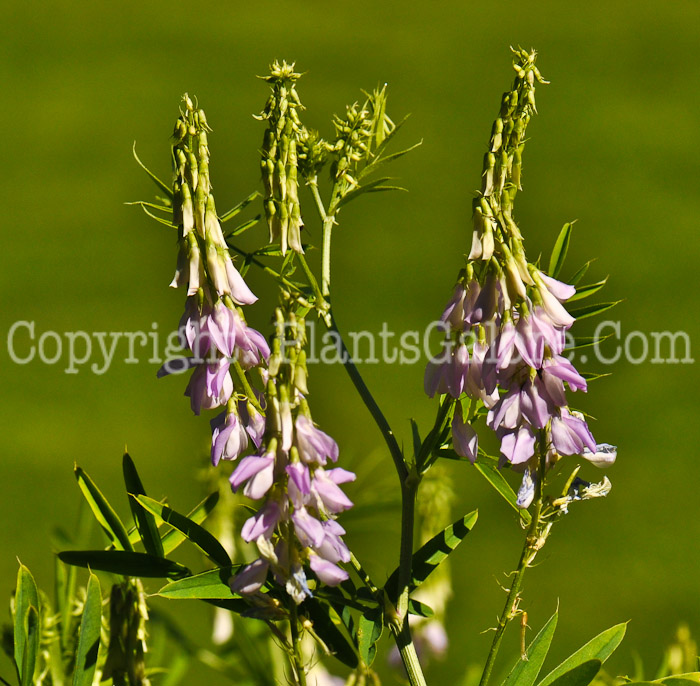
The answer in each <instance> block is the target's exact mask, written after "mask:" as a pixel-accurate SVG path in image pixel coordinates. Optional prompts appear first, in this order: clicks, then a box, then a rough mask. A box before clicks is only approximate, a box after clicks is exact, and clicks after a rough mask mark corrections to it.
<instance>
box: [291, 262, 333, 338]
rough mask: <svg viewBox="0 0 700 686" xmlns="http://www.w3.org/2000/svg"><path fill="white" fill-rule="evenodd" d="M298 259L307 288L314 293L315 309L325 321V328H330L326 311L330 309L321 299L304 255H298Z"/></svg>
mask: <svg viewBox="0 0 700 686" xmlns="http://www.w3.org/2000/svg"><path fill="white" fill-rule="evenodd" d="M298 258H299V263H300V264H301V268H302V271H303V272H304V274H305V275H306V280H307V281H308V282H309V286H311V290H312V291H313V292H314V295H315V296H316V308H317V310H318V312H319V314H320V315H321V316H322V317H323V319H324V320H325V322H326V326H330V315H329V314H328V310H329V309H330V306H329V305H328V302H327V301H326V299H325V298H324V297H323V294H322V293H321V289H320V288H319V285H318V281H317V280H316V277H315V276H314V273H313V272H312V271H311V268H310V267H309V263H308V262H307V261H306V257H304V255H302V254H299V255H298Z"/></svg>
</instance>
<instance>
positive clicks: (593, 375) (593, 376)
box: [581, 372, 610, 381]
mask: <svg viewBox="0 0 700 686" xmlns="http://www.w3.org/2000/svg"><path fill="white" fill-rule="evenodd" d="M581 376H582V377H583V378H584V379H585V380H586V381H596V380H597V379H602V378H604V377H606V376H610V372H607V373H605V374H596V373H595V372H581Z"/></svg>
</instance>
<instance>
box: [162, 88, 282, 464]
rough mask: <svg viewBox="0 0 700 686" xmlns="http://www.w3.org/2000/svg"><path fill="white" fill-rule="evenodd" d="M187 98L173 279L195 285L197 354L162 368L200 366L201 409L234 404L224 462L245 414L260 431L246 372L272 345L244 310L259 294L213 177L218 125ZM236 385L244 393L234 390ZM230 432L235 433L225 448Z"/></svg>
mask: <svg viewBox="0 0 700 686" xmlns="http://www.w3.org/2000/svg"><path fill="white" fill-rule="evenodd" d="M183 100H184V105H185V107H184V112H182V114H181V116H180V118H179V119H178V120H177V123H176V125H175V134H174V136H175V143H174V145H173V162H174V165H175V174H174V180H173V224H175V225H176V226H177V227H178V229H179V244H180V252H179V258H178V267H177V271H176V273H175V278H174V279H173V281H172V283H171V284H170V285H171V286H172V287H174V288H177V287H179V286H180V285H182V284H183V283H186V284H187V300H186V303H185V311H184V314H183V315H182V319H181V321H180V332H181V339H182V345H183V347H187V348H189V349H190V350H191V351H192V352H193V353H194V356H193V357H187V358H182V359H181V360H179V361H175V362H173V361H170V362H168V363H166V365H164V367H163V368H162V369H161V371H160V372H159V375H160V376H163V375H165V374H168V373H170V372H172V371H175V368H176V367H179V368H185V369H189V368H192V367H194V372H193V374H192V376H191V378H190V382H189V384H188V386H187V390H186V391H185V395H187V396H189V398H190V401H191V406H192V410H193V412H194V413H195V414H199V413H200V411H201V410H202V409H205V410H206V409H211V408H214V407H219V406H220V405H227V411H226V412H225V413H224V415H221V416H219V417H217V418H216V419H215V420H214V421H213V422H212V426H213V428H214V435H213V445H212V459H213V460H214V462H218V460H219V459H220V458H221V457H226V456H227V455H228V454H229V453H231V452H235V451H234V450H233V448H232V447H231V446H230V443H231V441H232V440H233V439H232V438H231V437H230V434H231V432H232V431H233V428H232V427H234V426H236V424H237V422H238V421H239V419H240V417H241V416H243V417H245V424H246V426H247V427H248V432H249V433H251V434H252V435H256V431H257V428H256V427H257V425H258V424H259V422H260V417H259V413H257V411H256V410H255V407H254V405H255V404H256V403H257V400H256V399H255V398H254V397H249V398H248V399H246V397H245V394H247V395H248V396H250V395H251V391H250V386H249V385H248V384H246V383H241V379H242V378H243V377H242V375H243V373H244V372H243V370H246V369H250V368H252V367H256V366H259V365H261V364H262V363H263V362H264V361H265V360H266V359H267V358H268V356H269V352H270V351H269V348H268V345H267V342H266V341H265V338H264V337H263V336H262V334H260V333H259V332H258V331H256V330H255V329H252V328H250V327H249V326H247V324H246V321H245V317H244V316H243V311H242V309H241V306H242V305H249V304H252V303H254V302H255V301H256V300H257V298H256V297H255V295H253V293H252V292H251V290H250V289H249V288H248V286H247V284H246V283H245V281H244V280H243V277H242V276H241V275H240V274H239V273H238V270H237V269H236V267H235V266H234V264H233V261H232V260H231V256H230V254H229V252H228V248H227V246H226V242H225V240H224V235H223V232H222V230H221V224H220V222H219V218H218V217H217V214H216V208H215V204H214V196H213V194H212V192H211V181H210V179H209V146H208V142H207V133H208V132H209V131H210V130H211V129H209V127H208V126H207V121H206V117H205V115H204V112H203V111H202V110H201V109H196V108H195V106H194V104H193V102H192V100H191V99H190V98H189V97H188V96H187V95H185V96H184V98H183ZM232 367H234V368H235V369H236V370H240V374H236V375H234V376H237V377H238V378H239V383H238V386H241V387H237V386H236V384H234V381H233V377H232V375H231V373H230V370H231V368H232ZM234 391H237V392H238V394H239V396H240V394H244V395H243V396H242V397H238V396H234ZM222 435H225V436H227V437H228V443H226V446H224V447H222V441H223V438H222ZM246 445H247V444H246ZM245 447H246V446H244V447H243V449H245Z"/></svg>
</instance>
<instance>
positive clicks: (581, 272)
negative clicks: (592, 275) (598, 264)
mask: <svg viewBox="0 0 700 686" xmlns="http://www.w3.org/2000/svg"><path fill="white" fill-rule="evenodd" d="M593 262H595V260H588V262H586V264H584V265H583V267H581V268H580V269H579V270H578V271H577V272H576V273H575V274H574V275H573V276H572V277H571V278H570V279H569V283H570V284H571V285H572V286H575V285H576V284H578V283H579V281H581V279H582V278H583V277H584V276H585V275H586V272H587V271H588V268H589V267H590V266H591V265H592V264H593Z"/></svg>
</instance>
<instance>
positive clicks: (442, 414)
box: [416, 395, 456, 474]
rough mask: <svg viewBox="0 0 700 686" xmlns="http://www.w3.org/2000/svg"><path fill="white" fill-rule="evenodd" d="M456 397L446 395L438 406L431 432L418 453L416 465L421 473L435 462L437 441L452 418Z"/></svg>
mask: <svg viewBox="0 0 700 686" xmlns="http://www.w3.org/2000/svg"><path fill="white" fill-rule="evenodd" d="M455 402H456V401H455V399H454V398H453V397H452V396H450V395H445V397H444V398H443V400H442V402H441V403H440V407H439V408H438V412H437V416H436V417H435V423H434V424H433V428H432V429H431V430H430V433H429V434H428V435H427V436H426V437H425V440H424V441H423V443H422V445H421V447H420V451H419V452H418V455H416V465H417V466H418V471H419V473H420V474H425V472H426V471H427V470H428V468H429V467H430V466H431V465H432V464H433V462H435V460H434V459H433V460H431V459H430V458H431V456H432V454H433V450H435V448H436V447H437V442H438V440H439V438H440V436H441V435H442V434H443V432H444V431H445V427H446V426H447V422H448V421H449V418H450V410H451V409H452V407H453V406H454V404H455Z"/></svg>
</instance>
